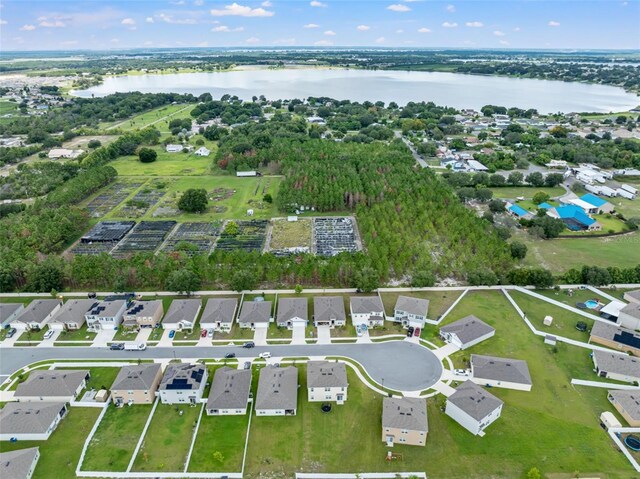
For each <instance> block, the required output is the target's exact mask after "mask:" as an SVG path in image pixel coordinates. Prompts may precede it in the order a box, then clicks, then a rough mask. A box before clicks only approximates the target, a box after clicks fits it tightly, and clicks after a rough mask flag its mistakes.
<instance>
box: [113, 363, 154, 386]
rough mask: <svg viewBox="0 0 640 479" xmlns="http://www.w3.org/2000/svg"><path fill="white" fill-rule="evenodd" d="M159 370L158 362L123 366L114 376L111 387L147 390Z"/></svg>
mask: <svg viewBox="0 0 640 479" xmlns="http://www.w3.org/2000/svg"><path fill="white" fill-rule="evenodd" d="M159 371H160V365H159V364H155V363H154V364H140V365H135V366H124V367H123V368H122V369H120V372H119V373H118V375H117V376H116V380H115V381H114V382H113V386H111V389H115V390H127V391H134V390H138V391H147V390H149V389H151V386H152V385H153V381H154V380H155V378H156V376H157V375H158V372H159Z"/></svg>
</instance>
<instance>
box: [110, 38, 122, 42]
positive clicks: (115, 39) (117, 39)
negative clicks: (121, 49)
mask: <svg viewBox="0 0 640 479" xmlns="http://www.w3.org/2000/svg"><path fill="white" fill-rule="evenodd" d="M109 41H110V42H111V43H120V39H119V38H112V39H111V40H109Z"/></svg>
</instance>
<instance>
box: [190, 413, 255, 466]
mask: <svg viewBox="0 0 640 479" xmlns="http://www.w3.org/2000/svg"><path fill="white" fill-rule="evenodd" d="M248 423H249V414H248V413H247V414H246V415H244V416H207V415H206V414H203V415H202V420H201V421H200V427H199V429H198V435H197V436H196V442H195V446H194V448H193V453H192V455H191V461H190V462H189V471H191V472H239V471H240V470H241V469H242V455H243V453H244V443H245V440H246V437H247V424H248ZM217 452H219V453H220V454H222V460H221V461H220V460H219V459H217V458H216V457H214V453H217Z"/></svg>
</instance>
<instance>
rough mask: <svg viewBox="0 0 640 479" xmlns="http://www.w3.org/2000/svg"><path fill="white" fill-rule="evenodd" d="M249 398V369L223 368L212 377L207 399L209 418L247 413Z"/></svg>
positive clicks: (217, 370)
mask: <svg viewBox="0 0 640 479" xmlns="http://www.w3.org/2000/svg"><path fill="white" fill-rule="evenodd" d="M250 396H251V369H235V368H230V367H228V366H223V367H221V368H218V369H216V372H215V374H214V375H213V383H212V384H211V391H210V392H209V397H208V398H207V406H206V411H207V415H209V416H230V415H241V414H246V413H247V404H248V403H249V397H250Z"/></svg>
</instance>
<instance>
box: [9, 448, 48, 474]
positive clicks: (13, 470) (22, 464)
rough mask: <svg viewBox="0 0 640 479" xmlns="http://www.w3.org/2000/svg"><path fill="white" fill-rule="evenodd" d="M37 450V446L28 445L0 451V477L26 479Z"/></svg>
mask: <svg viewBox="0 0 640 479" xmlns="http://www.w3.org/2000/svg"><path fill="white" fill-rule="evenodd" d="M38 452H39V451H38V448H37V447H30V448H28V449H17V450H15V451H7V452H3V453H0V477H2V479H27V477H29V472H30V470H31V465H32V464H33V461H34V459H35V458H36V456H37V455H38Z"/></svg>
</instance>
